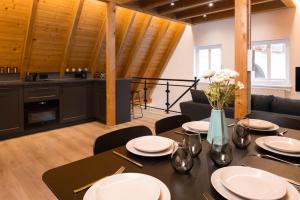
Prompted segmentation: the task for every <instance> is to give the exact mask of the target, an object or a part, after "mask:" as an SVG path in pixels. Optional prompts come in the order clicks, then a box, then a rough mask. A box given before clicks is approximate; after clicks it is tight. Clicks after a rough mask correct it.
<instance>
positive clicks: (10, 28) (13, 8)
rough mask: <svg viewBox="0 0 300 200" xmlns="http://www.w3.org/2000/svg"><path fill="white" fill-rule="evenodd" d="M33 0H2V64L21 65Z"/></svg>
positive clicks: (0, 42)
mask: <svg viewBox="0 0 300 200" xmlns="http://www.w3.org/2000/svg"><path fill="white" fill-rule="evenodd" d="M30 6H31V0H14V1H12V0H1V1H0V66H15V67H18V66H19V65H20V59H21V56H22V50H23V48H24V39H25V35H26V28H27V27H26V25H27V19H28V17H29V12H30Z"/></svg>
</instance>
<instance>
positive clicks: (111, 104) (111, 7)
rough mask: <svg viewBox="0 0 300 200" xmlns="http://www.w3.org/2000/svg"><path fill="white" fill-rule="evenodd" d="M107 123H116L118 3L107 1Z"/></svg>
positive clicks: (110, 124) (111, 124)
mask: <svg viewBox="0 0 300 200" xmlns="http://www.w3.org/2000/svg"><path fill="white" fill-rule="evenodd" d="M106 124H107V125H109V126H113V125H115V124H116V4H115V3H114V2H108V3H107V17H106Z"/></svg>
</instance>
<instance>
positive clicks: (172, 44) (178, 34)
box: [153, 23, 185, 78]
mask: <svg viewBox="0 0 300 200" xmlns="http://www.w3.org/2000/svg"><path fill="white" fill-rule="evenodd" d="M176 26H177V28H176V33H174V34H173V37H172V39H171V41H170V43H169V44H168V48H167V50H166V51H165V53H164V56H163V58H162V59H161V62H160V65H159V66H158V67H156V70H155V72H154V74H153V77H154V78H158V77H160V75H161V73H162V71H163V70H164V69H165V67H166V66H167V64H168V63H169V60H170V58H171V57H172V55H173V53H174V51H175V49H176V47H177V45H178V43H179V41H180V38H181V36H182V34H183V32H184V30H185V25H183V24H179V23H177V24H176Z"/></svg>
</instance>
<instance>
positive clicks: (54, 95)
mask: <svg viewBox="0 0 300 200" xmlns="http://www.w3.org/2000/svg"><path fill="white" fill-rule="evenodd" d="M56 96H57V95H56V94H53V95H45V96H38V97H29V99H41V98H52V97H56Z"/></svg>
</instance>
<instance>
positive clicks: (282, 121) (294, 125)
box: [248, 112, 300, 130]
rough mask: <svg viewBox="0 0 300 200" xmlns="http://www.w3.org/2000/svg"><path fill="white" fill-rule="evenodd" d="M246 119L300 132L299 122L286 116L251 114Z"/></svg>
mask: <svg viewBox="0 0 300 200" xmlns="http://www.w3.org/2000/svg"><path fill="white" fill-rule="evenodd" d="M248 117H249V118H253V119H262V120H266V121H269V122H272V123H274V124H277V125H278V126H280V127H284V128H290V129H296V130H300V120H298V119H295V118H291V117H288V116H284V115H278V114H276V115H275V114H272V113H270V114H265V113H260V112H253V113H250V114H249V115H248Z"/></svg>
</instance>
